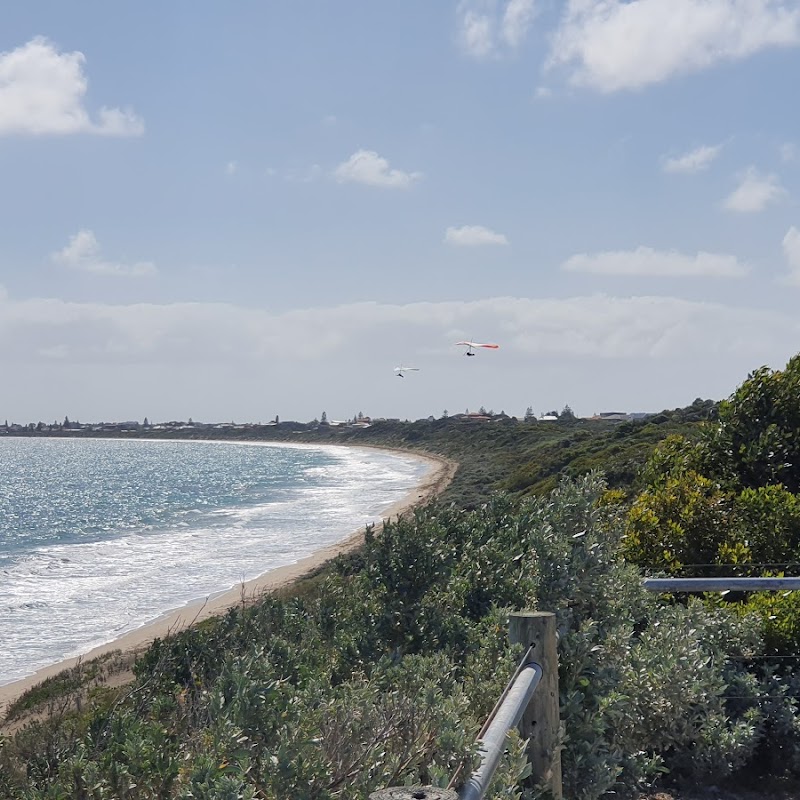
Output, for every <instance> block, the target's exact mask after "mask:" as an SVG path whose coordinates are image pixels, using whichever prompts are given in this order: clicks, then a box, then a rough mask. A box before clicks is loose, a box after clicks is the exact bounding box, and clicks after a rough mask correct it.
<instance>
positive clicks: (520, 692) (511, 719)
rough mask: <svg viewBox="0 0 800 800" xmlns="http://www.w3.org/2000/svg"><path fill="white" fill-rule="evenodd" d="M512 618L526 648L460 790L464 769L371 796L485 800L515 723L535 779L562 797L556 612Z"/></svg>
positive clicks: (512, 635)
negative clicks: (446, 779) (431, 782)
mask: <svg viewBox="0 0 800 800" xmlns="http://www.w3.org/2000/svg"><path fill="white" fill-rule="evenodd" d="M508 622H509V631H508V633H509V640H510V641H511V643H512V644H521V645H523V646H524V647H527V650H526V651H525V655H524V656H523V657H522V660H521V661H520V662H519V665H518V666H517V669H516V671H515V672H514V674H513V675H512V677H511V680H509V682H508V683H507V684H506V687H505V689H504V690H503V693H502V694H501V695H500V698H499V699H498V701H497V703H495V706H494V708H493V709H492V712H491V713H490V714H489V717H488V719H487V720H486V722H485V723H484V725H483V727H482V728H481V730H480V733H478V737H477V744H478V752H479V754H480V759H481V763H480V765H479V766H478V768H477V769H476V770H475V771H474V772H473V773H472V775H470V776H469V777H468V778H467V779H466V781H465V782H464V783H463V784H461V787H460V790H459V791H458V793H456V791H455V789H454V788H453V787H454V786H458V785H459V784H458V782H459V779H460V772H457V773H456V774H455V775H453V778H452V780H451V781H450V786H448V787H447V788H446V789H442V788H439V787H436V786H390V787H387V788H385V789H378V790H377V791H375V792H372V793H371V794H370V796H369V800H481V798H483V797H484V795H485V794H486V791H487V789H488V788H489V784H490V783H491V781H492V777H493V776H494V773H495V771H496V770H497V767H498V765H499V763H500V760H501V758H502V757H503V753H504V752H505V749H506V736H507V734H508V732H509V731H510V730H511V729H512V728H514V727H516V728H518V729H519V732H520V735H521V737H522V738H523V740H527V753H528V759H529V761H530V764H531V768H532V770H533V772H532V780H533V781H536V782H537V783H540V784H542V785H544V786H545V787H547V789H548V790H549V792H550V795H551V796H552V798H553V800H561V798H562V787H561V747H560V745H559V739H560V725H561V723H560V719H559V699H558V698H559V693H558V650H557V633H556V617H555V614H552V613H550V612H544V611H515V612H512V613H511V614H510V615H509V620H508ZM537 688H538V691H537Z"/></svg>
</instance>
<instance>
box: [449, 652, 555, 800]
mask: <svg viewBox="0 0 800 800" xmlns="http://www.w3.org/2000/svg"><path fill="white" fill-rule="evenodd" d="M531 652H532V650H529V651H528V653H529V654H530V653H531ZM541 678H542V668H541V666H539V664H536V663H534V662H532V661H528V662H527V663H524V664H521V665H520V668H519V669H518V670H517V674H516V676H515V677H514V679H513V682H512V683H511V684H510V685H509V686H508V688H507V690H506V692H505V693H504V697H503V699H502V700H501V702H500V704H499V705H498V706H497V707H496V709H495V713H494V716H493V718H492V720H491V722H490V723H489V725H488V727H487V728H486V729H485V731H484V732H483V733H482V734H481V736H480V737H479V738H478V742H479V743H480V756H481V764H480V766H479V767H478V768H477V769H476V770H475V772H473V773H472V775H470V777H469V778H468V779H467V781H466V782H465V783H464V785H463V786H462V788H461V791H460V792H459V795H458V797H459V800H480V799H481V798H482V797H483V795H484V794H485V793H486V790H487V789H488V788H489V784H490V783H491V781H492V776H493V775H494V773H495V770H496V769H497V765H498V764H499V763H500V759H501V758H502V756H503V752H504V751H505V741H506V735H507V734H508V732H509V731H510V730H511V729H512V728H514V727H516V726H517V725H518V724H519V721H520V720H521V719H522V715H523V714H524V713H525V709H526V708H527V707H528V703H530V701H531V698H532V697H533V693H534V692H535V691H536V687H537V686H538V685H539V681H540V680H541Z"/></svg>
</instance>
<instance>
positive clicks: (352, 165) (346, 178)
mask: <svg viewBox="0 0 800 800" xmlns="http://www.w3.org/2000/svg"><path fill="white" fill-rule="evenodd" d="M334 176H335V177H336V180H338V181H339V183H364V184H366V185H367V186H383V187H386V188H389V189H408V188H409V187H410V186H411V184H412V183H414V182H415V181H417V180H419V179H420V178H421V177H422V173H421V172H403V171H402V170H399V169H392V168H390V167H389V162H388V161H387V160H386V159H385V158H381V156H379V155H378V154H377V153H376V152H375V151H374V150H358V151H357V152H355V153H353V155H351V156H350V158H349V159H347V161H345V162H344V163H342V164H339V166H338V167H336V170H335V172H334Z"/></svg>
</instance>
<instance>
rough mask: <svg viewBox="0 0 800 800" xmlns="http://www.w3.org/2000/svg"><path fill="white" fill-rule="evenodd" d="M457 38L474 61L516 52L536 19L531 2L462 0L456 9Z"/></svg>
mask: <svg viewBox="0 0 800 800" xmlns="http://www.w3.org/2000/svg"><path fill="white" fill-rule="evenodd" d="M456 13H457V15H458V38H459V41H460V42H461V46H462V47H463V48H464V50H465V51H466V52H467V53H468V54H469V55H471V56H473V57H474V58H487V57H489V56H492V55H497V54H499V53H500V52H501V50H502V49H503V48H511V49H516V48H517V47H519V46H520V45H521V44H522V43H523V42H524V40H525V37H526V36H527V34H528V30H529V28H530V26H531V23H532V22H533V20H534V18H535V17H536V13H537V9H536V4H535V1H534V0H507V2H499V0H462V2H461V3H459V5H458V9H457V12H456Z"/></svg>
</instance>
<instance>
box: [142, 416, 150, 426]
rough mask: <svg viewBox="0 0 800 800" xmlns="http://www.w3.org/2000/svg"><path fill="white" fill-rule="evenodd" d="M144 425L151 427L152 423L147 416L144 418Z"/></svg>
mask: <svg viewBox="0 0 800 800" xmlns="http://www.w3.org/2000/svg"><path fill="white" fill-rule="evenodd" d="M142 425H143V426H144V427H145V428H149V427H150V423H149V422H148V420H147V417H145V418H144V422H143V423H142Z"/></svg>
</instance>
